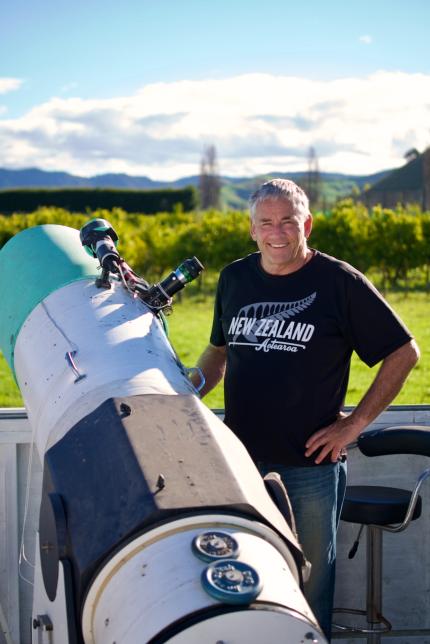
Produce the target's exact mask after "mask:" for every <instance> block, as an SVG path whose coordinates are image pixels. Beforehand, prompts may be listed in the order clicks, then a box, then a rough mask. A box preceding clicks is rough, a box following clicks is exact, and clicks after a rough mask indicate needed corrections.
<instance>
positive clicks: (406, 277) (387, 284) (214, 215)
mask: <svg viewBox="0 0 430 644" xmlns="http://www.w3.org/2000/svg"><path fill="white" fill-rule="evenodd" d="M90 217H102V218H104V219H107V220H109V221H110V222H111V223H112V225H113V227H114V228H115V229H116V231H117V232H118V235H119V238H120V243H119V247H118V248H119V251H120V253H121V254H122V255H123V257H124V258H125V259H126V261H127V262H128V263H129V264H130V266H132V267H133V268H134V270H135V271H136V272H137V273H139V274H141V275H143V276H145V277H146V279H148V280H149V281H155V280H158V279H160V277H161V276H162V275H163V274H164V273H165V272H166V271H169V272H170V270H172V268H174V267H175V266H177V265H178V264H179V263H180V262H181V261H182V260H183V259H185V258H186V257H192V256H193V255H197V257H198V258H199V259H200V261H201V262H202V263H203V265H204V266H205V268H206V269H207V270H209V271H211V270H212V271H219V270H220V269H221V268H222V267H223V266H225V264H227V263H229V262H231V261H233V260H235V259H237V258H238V257H243V256H244V255H246V254H247V253H250V252H253V251H254V250H255V244H254V242H253V241H252V240H251V238H250V235H249V219H248V215H247V214H246V213H245V212H244V211H237V210H231V211H226V212H220V211H216V210H207V211H203V212H200V211H193V212H184V210H183V208H182V207H181V206H180V205H179V206H177V207H176V208H175V209H174V211H173V212H171V213H168V212H161V213H158V214H155V215H151V216H147V215H144V214H139V213H133V214H130V213H127V212H126V211H125V210H124V209H123V208H113V209H111V210H106V209H98V210H95V211H92V212H91V213H87V214H83V213H75V214H72V213H71V212H69V211H67V210H64V209H61V208H46V207H44V208H39V209H38V210H36V211H35V212H33V213H29V214H25V215H24V214H23V215H20V214H13V215H10V216H2V215H0V247H1V246H2V245H3V244H4V243H6V242H7V241H8V239H10V238H11V237H12V236H13V235H14V234H16V233H17V232H19V231H20V230H23V229H24V228H27V227H29V226H37V225H40V224H44V223H57V224H63V225H65V226H71V227H73V228H77V229H79V228H80V227H81V226H82V225H83V223H84V222H85V221H87V220H88V219H89V218H90ZM310 242H311V245H312V246H313V247H314V248H318V249H319V250H321V251H323V252H325V253H328V254H329V255H333V256H335V257H338V258H339V259H342V260H344V261H346V262H349V263H350V264H352V265H353V266H355V267H356V268H358V269H359V270H361V271H363V272H366V273H367V272H370V273H371V274H372V277H373V279H375V280H376V282H377V284H378V285H379V286H380V287H381V288H382V290H384V291H385V290H387V289H388V288H389V289H393V288H401V289H403V290H408V289H410V288H411V287H412V286H414V287H415V286H417V284H418V282H420V285H421V287H422V286H424V287H425V288H429V287H430V213H422V212H421V211H420V210H419V208H417V207H416V206H415V207H407V208H403V207H398V208H397V209H396V210H389V209H386V208H385V209H383V208H381V207H374V208H373V209H372V210H370V211H369V210H368V209H367V208H366V207H365V206H364V205H362V204H360V203H355V202H354V201H352V200H351V199H346V200H344V201H340V202H338V203H337V204H336V206H335V207H334V208H333V209H332V210H331V211H330V212H328V213H325V214H323V213H317V214H316V215H315V216H314V224H313V230H312V235H311V239H310ZM205 279H206V278H205ZM412 279H414V280H415V282H414V284H412ZM199 283H200V284H201V280H200V282H199Z"/></svg>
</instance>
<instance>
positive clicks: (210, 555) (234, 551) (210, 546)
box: [192, 530, 239, 561]
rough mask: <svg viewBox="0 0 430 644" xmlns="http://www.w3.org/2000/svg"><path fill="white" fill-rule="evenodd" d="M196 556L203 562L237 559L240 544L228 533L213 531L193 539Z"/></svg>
mask: <svg viewBox="0 0 430 644" xmlns="http://www.w3.org/2000/svg"><path fill="white" fill-rule="evenodd" d="M192 548H193V552H194V554H195V555H196V556H197V557H199V559H202V560H203V561H214V560H216V559H236V557H238V556H239V544H238V543H237V541H236V539H235V538H234V537H232V536H231V535H230V534H228V533H227V532H221V531H218V530H216V531H215V530H213V531H211V532H204V533H202V534H199V535H198V536H197V537H195V538H194V539H193V543H192Z"/></svg>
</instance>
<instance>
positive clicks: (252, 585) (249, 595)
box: [202, 559, 263, 604]
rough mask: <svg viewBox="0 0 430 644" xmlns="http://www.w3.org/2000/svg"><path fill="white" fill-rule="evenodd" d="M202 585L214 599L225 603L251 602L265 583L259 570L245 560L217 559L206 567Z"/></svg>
mask: <svg viewBox="0 0 430 644" xmlns="http://www.w3.org/2000/svg"><path fill="white" fill-rule="evenodd" d="M202 586H203V588H204V590H205V591H206V592H207V593H208V594H209V595H211V597H213V598H214V599H218V600H219V601H221V602H224V603H225V604H250V603H251V602H252V601H254V599H255V598H256V597H257V596H258V595H259V594H260V592H261V590H262V588H263V584H262V582H261V579H260V575H259V574H258V572H257V571H256V570H255V568H253V567H252V566H250V565H249V564H247V563H244V562H243V561H236V560H234V559H226V560H225V561H215V562H214V563H212V564H210V566H208V567H207V568H205V569H204V571H203V573H202Z"/></svg>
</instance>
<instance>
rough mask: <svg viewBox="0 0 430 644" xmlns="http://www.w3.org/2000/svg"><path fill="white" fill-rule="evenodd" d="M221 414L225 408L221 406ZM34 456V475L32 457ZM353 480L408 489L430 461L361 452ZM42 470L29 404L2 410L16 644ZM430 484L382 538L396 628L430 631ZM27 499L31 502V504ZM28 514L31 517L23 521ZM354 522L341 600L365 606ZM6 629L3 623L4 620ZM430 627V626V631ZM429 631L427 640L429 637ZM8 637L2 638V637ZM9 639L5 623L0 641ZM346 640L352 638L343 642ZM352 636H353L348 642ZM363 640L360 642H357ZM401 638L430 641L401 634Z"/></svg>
mask: <svg viewBox="0 0 430 644" xmlns="http://www.w3.org/2000/svg"><path fill="white" fill-rule="evenodd" d="M218 413H219V415H222V412H220V411H219V412H218ZM414 423H415V424H420V425H430V406H424V405H413V406H400V407H391V408H390V409H388V410H387V411H385V412H384V413H383V414H381V415H380V416H379V417H378V418H377V419H376V421H375V423H373V425H372V426H371V427H372V428H375V427H387V426H389V425H399V424H414ZM31 453H32V454H33V459H32V467H31V472H30V477H28V464H29V456H30V454H31ZM348 463H349V464H348V468H349V483H355V484H363V483H366V484H371V483H375V484H376V485H381V484H382V485H394V486H396V487H403V488H405V489H408V488H409V489H410V488H411V486H412V484H413V482H414V480H415V478H416V474H417V473H418V471H420V470H422V469H424V468H425V467H428V458H426V457H422V456H391V457H378V458H377V459H369V458H366V457H364V456H362V455H361V454H360V453H359V452H358V450H354V451H352V452H351V453H350V455H349V461H348ZM41 487H42V468H41V464H40V461H39V458H38V455H37V453H36V451H35V449H33V447H32V437H31V430H30V427H29V424H28V421H27V417H26V414H25V411H24V410H23V409H1V408H0V607H1V608H2V611H0V618H1V613H2V612H3V613H4V619H0V621H4V622H5V623H6V622H7V628H8V629H9V631H10V640H9V641H12V642H13V643H14V644H29V643H30V642H31V639H30V619H31V608H32V607H31V604H32V586H31V583H29V582H31V581H32V576H33V569H32V566H31V564H32V563H33V562H34V548H35V533H36V530H37V526H38V513H39V503H40V491H41ZM429 488H430V485H428V486H427V488H426V489H424V490H423V496H425V497H426V498H424V499H423V500H424V503H423V513H422V517H421V518H420V519H419V520H418V521H415V522H413V523H412V524H411V526H410V527H409V528H408V530H406V531H405V532H404V533H402V534H394V535H391V534H387V535H385V536H384V613H385V614H386V616H387V617H388V618H389V619H390V621H392V622H393V626H394V627H395V628H396V629H397V630H399V629H400V630H401V629H415V630H416V632H417V635H418V632H421V633H423V632H424V629H430V489H429ZM26 499H28V507H27V503H26ZM24 519H25V521H24ZM356 532H357V530H356V526H352V525H348V524H341V527H340V530H339V538H338V564H337V576H336V603H337V604H339V605H343V606H352V607H358V608H362V607H364V597H365V592H366V582H365V550H366V548H365V541H364V540H363V542H362V543H361V544H360V548H359V551H358V553H357V556H356V557H355V558H354V559H353V560H352V561H351V560H349V559H348V557H347V553H348V551H349V549H350V547H351V545H352V543H353V541H354V539H355V537H356ZM0 626H2V627H3V630H4V629H5V626H3V624H0ZM429 632H430V630H429ZM427 637H428V639H427ZM2 638H3V639H2ZM6 641H7V640H6V639H5V638H4V635H2V628H0V644H3V642H6ZM345 641H346V640H345ZM347 641H348V642H353V641H355V640H351V639H349V640H347ZM357 641H358V640H357ZM401 641H402V643H403V644H406V643H408V642H409V641H410V642H411V644H412V643H416V644H418V642H423V641H430V636H426V639H425V640H424V639H422V637H421V639H420V636H419V635H418V639H417V638H416V637H413V638H411V639H410V640H409V639H408V636H406V635H404V636H402V638H401Z"/></svg>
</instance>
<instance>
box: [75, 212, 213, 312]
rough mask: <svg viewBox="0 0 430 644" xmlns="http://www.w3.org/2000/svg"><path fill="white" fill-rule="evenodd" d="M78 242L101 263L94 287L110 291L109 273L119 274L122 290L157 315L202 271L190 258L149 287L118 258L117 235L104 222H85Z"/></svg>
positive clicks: (200, 266) (196, 261)
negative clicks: (99, 273) (138, 299)
mask: <svg viewBox="0 0 430 644" xmlns="http://www.w3.org/2000/svg"><path fill="white" fill-rule="evenodd" d="M80 239H81V242H82V246H83V247H84V248H85V250H86V251H87V253H88V254H89V255H91V256H92V257H95V258H97V259H98V260H99V262H100V266H101V269H102V275H101V277H99V278H97V280H96V286H97V287H99V288H110V287H111V284H110V280H109V276H110V273H114V274H119V275H120V278H121V281H122V283H123V284H124V286H125V288H126V289H127V290H128V291H130V292H132V293H134V294H136V296H138V297H139V298H140V299H141V300H142V301H143V302H145V304H146V305H147V306H148V307H149V308H150V309H152V310H153V311H155V312H156V313H158V312H159V311H161V310H163V309H164V310H165V311H166V312H167V311H168V310H169V309H170V308H171V304H172V296H173V295H175V293H177V292H178V291H180V290H181V289H183V288H184V286H185V285H186V284H188V283H189V282H192V281H193V280H194V279H195V278H196V277H197V276H198V275H200V273H201V272H202V270H203V268H204V267H203V265H202V264H201V262H200V261H199V260H198V259H197V257H192V258H191V259H186V260H184V261H183V262H182V263H181V264H180V265H179V266H178V267H177V268H176V269H175V270H174V271H172V272H171V273H170V274H169V275H168V276H167V277H166V278H164V280H162V281H161V282H159V283H157V284H153V285H152V286H150V285H149V284H148V282H147V281H146V280H144V279H143V278H141V277H139V276H138V275H136V273H135V272H134V271H133V270H132V269H131V268H130V266H129V265H128V264H127V263H126V262H125V261H124V259H123V258H122V257H120V255H119V253H118V251H117V249H116V246H117V243H118V235H117V234H116V232H115V230H114V229H113V227H112V226H111V224H110V223H109V222H108V221H106V219H91V221H89V222H87V223H86V224H85V225H84V226H83V227H82V228H81V231H80Z"/></svg>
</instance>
